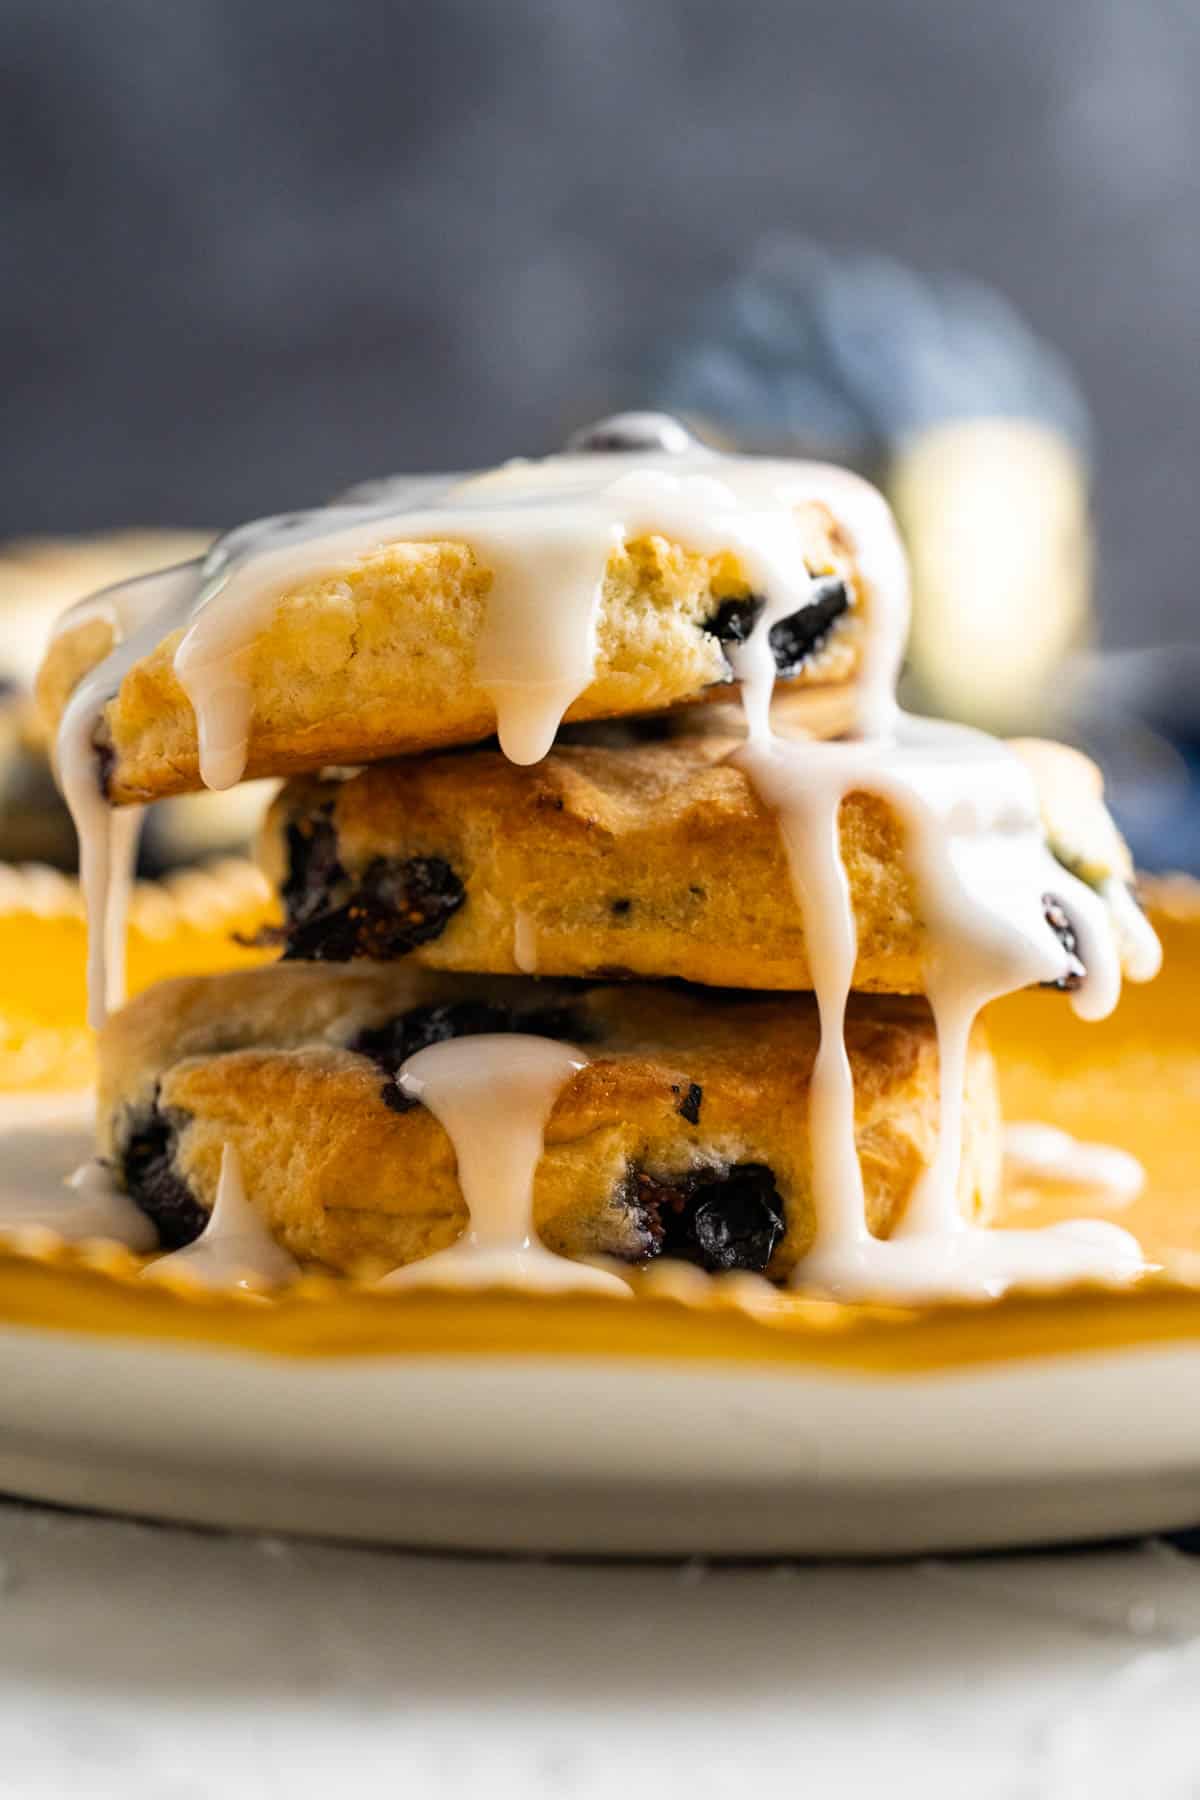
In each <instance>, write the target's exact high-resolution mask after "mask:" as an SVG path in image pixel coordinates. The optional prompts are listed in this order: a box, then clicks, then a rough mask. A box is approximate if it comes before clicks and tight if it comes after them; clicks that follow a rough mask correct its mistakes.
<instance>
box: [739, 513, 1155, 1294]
mask: <svg viewBox="0 0 1200 1800" xmlns="http://www.w3.org/2000/svg"><path fill="white" fill-rule="evenodd" d="M842 516H843V517H845V516H846V509H845V506H844V505H843V507H842ZM864 518H865V523H866V526H867V528H868V529H869V530H870V531H871V533H872V537H871V539H870V540H869V541H868V543H867V545H866V546H864V543H863V542H862V541H861V540H860V541H859V542H858V543H857V544H856V549H857V550H858V554H859V560H860V566H861V565H864V564H868V563H869V565H870V566H871V567H872V568H874V569H875V570H876V571H877V578H879V579H883V580H890V581H892V582H893V583H894V584H896V585H895V589H894V591H893V592H892V593H891V594H890V595H889V596H888V597H887V599H886V600H885V603H884V604H882V605H880V604H879V598H880V596H879V594H878V592H877V591H874V590H873V592H872V600H873V602H875V604H874V605H873V608H872V619H873V621H874V626H875V634H876V635H875V637H874V640H873V642H872V648H871V657H872V667H871V670H870V671H869V676H868V686H867V691H868V701H867V704H866V705H865V706H864V707H863V708H862V710H861V711H860V722H861V723H860V733H859V735H858V736H857V737H854V738H851V739H848V740H846V741H844V742H839V743H818V742H813V741H809V740H800V739H795V738H785V737H780V736H777V735H776V734H775V733H774V732H773V730H772V727H771V713H770V703H771V696H772V693H773V690H774V685H775V669H774V663H773V659H772V658H771V656H770V652H769V646H768V645H767V644H766V642H765V635H764V634H765V632H766V631H767V630H769V628H770V625H771V624H772V623H773V621H774V618H775V617H777V616H778V615H777V613H776V611H775V608H774V606H773V605H769V606H768V608H767V610H766V612H765V614H764V616H763V618H762V619H761V620H760V622H759V626H758V628H757V629H756V631H755V632H754V634H753V635H752V637H751V638H750V640H749V642H748V643H747V644H745V645H743V646H740V647H738V648H737V649H736V650H735V651H734V652H733V654H732V658H731V660H732V661H733V665H734V669H735V672H736V674H737V675H738V677H739V678H740V681H741V684H742V697H743V705H744V709H745V714H746V725H747V741H746V744H745V745H744V746H743V747H741V748H739V749H738V750H737V751H736V752H735V753H734V760H735V761H737V762H738V763H739V764H740V766H741V767H742V768H743V769H744V770H745V771H746V773H747V774H748V775H749V777H750V779H751V780H752V781H753V782H754V784H755V786H756V788H757V789H758V791H759V793H760V795H761V796H762V798H763V799H764V801H765V802H766V803H767V805H769V806H770V807H771V808H772V810H773V811H774V812H775V813H776V814H777V816H778V819H779V825H780V831H781V834H782V837H783V841H784V845H785V848H786V851H787V857H788V867H789V870H790V873H791V877H792V883H793V887H794V889H795V893H796V899H797V902H798V904H799V906H800V909H801V912H802V914H803V917H804V923H805V938H806V942H807V945H808V953H809V963H810V968H811V971H812V981H813V988H814V992H815V994H816V999H817V1006H818V1011H819V1014H820V1020H821V1042H820V1047H819V1050H818V1054H817V1060H816V1064H815V1066H814V1070H813V1078H812V1085H811V1089H810V1115H809V1117H810V1142H811V1157H812V1181H813V1191H814V1193H815V1195H816V1196H817V1231H816V1238H815V1241H814V1245H813V1248H812V1250H811V1252H810V1253H809V1255H808V1256H806V1257H805V1258H804V1259H803V1260H802V1261H801V1262H800V1264H799V1265H798V1267H797V1269H796V1272H795V1275H794V1283H795V1285H797V1286H799V1287H801V1288H804V1289H807V1290H812V1291H816V1292H821V1293H828V1294H832V1295H834V1296H835V1297H837V1298H844V1299H852V1298H872V1297H880V1298H887V1297H897V1298H926V1297H929V1296H930V1295H933V1294H959V1295H963V1296H968V1297H985V1296H993V1295H995V1294H997V1293H1001V1292H1003V1291H1004V1290H1005V1289H1006V1288H1007V1287H1010V1286H1013V1285H1018V1284H1019V1285H1023V1286H1039V1285H1057V1284H1059V1283H1061V1282H1063V1281H1067V1280H1083V1279H1111V1280H1116V1281H1122V1280H1128V1279H1130V1278H1131V1277H1132V1276H1134V1275H1136V1274H1139V1273H1141V1272H1142V1270H1143V1269H1144V1267H1145V1264H1144V1262H1143V1259H1142V1256H1141V1251H1140V1248H1139V1246H1138V1245H1137V1243H1136V1242H1135V1240H1134V1239H1133V1238H1131V1237H1130V1236H1129V1235H1128V1234H1127V1233H1125V1232H1121V1231H1118V1229H1117V1228H1116V1227H1114V1226H1112V1225H1110V1224H1108V1223H1107V1222H1101V1223H1098V1224H1091V1223H1089V1222H1080V1223H1076V1224H1072V1225H1071V1226H1069V1227H1068V1226H1063V1227H1056V1228H1054V1229H1053V1230H1048V1231H1040V1232H995V1231H986V1230H979V1229H976V1228H974V1227H972V1226H970V1225H969V1224H968V1223H967V1221H966V1219H965V1218H964V1217H963V1214H962V1211H961V1207H960V1203H959V1194H958V1185H959V1171H960V1164H961V1157H962V1110H963V1102H964V1090H965V1082H966V1067H967V1046H968V1042H969V1038H970V1033H971V1028H972V1025H973V1022H974V1019H975V1016H976V1014H977V1013H978V1011H979V1009H980V1007H981V1006H983V1005H984V1004H985V1003H986V1002H987V1001H988V1000H992V999H995V998H997V997H999V996H1000V995H1001V994H1005V993H1010V992H1012V991H1014V990H1015V989H1017V988H1020V987H1025V986H1028V985H1030V984H1031V983H1034V982H1044V981H1056V980H1059V979H1061V978H1062V977H1064V976H1065V975H1067V974H1068V973H1069V972H1070V966H1071V964H1070V958H1069V956H1068V953H1067V951H1066V949H1065V948H1064V946H1063V945H1062V944H1060V943H1059V941H1058V939H1057V938H1056V936H1055V935H1054V934H1053V933H1052V931H1051V930H1050V928H1049V926H1048V925H1047V922H1046V918H1045V905H1044V896H1047V895H1054V896H1056V897H1058V898H1060V899H1061V900H1062V901H1063V903H1064V906H1065V909H1066V912H1067V915H1068V917H1069V918H1070V921H1071V924H1072V926H1073V928H1074V931H1075V934H1076V939H1077V942H1078V947H1079V953H1080V957H1081V959H1082V961H1083V964H1084V966H1085V969H1086V971H1087V973H1086V975H1085V977H1084V979H1083V981H1082V983H1081V984H1080V986H1079V988H1078V990H1077V991H1076V992H1075V993H1074V994H1073V995H1072V1004H1073V1005H1074V1007H1075V1010H1076V1011H1077V1012H1078V1013H1079V1014H1080V1015H1081V1016H1082V1017H1084V1018H1088V1019H1098V1018H1103V1017H1104V1016H1105V1015H1106V1014H1107V1013H1109V1012H1111V1010H1112V1008H1113V1007H1114V1006H1115V1004H1116V1001H1117V998H1118V995H1119V993H1120V985H1121V964H1120V955H1119V949H1118V944H1117V939H1116V934H1115V931H1114V928H1113V924H1112V921H1111V918H1110V916H1109V914H1108V913H1107V912H1106V910H1105V906H1104V902H1103V901H1102V900H1101V899H1100V898H1099V896H1097V895H1096V894H1095V893H1094V892H1093V891H1092V890H1091V889H1090V888H1088V887H1086V886H1085V885H1084V883H1082V882H1081V881H1079V880H1077V878H1076V877H1074V876H1073V875H1071V874H1070V873H1069V872H1068V871H1067V870H1066V869H1064V868H1063V867H1062V866H1061V865H1060V864H1059V863H1058V862H1056V860H1055V859H1054V858H1053V857H1052V856H1051V854H1050V852H1049V850H1048V849H1047V847H1046V842H1045V835H1044V831H1043V827H1042V825H1041V821H1040V817H1039V809H1038V801H1037V793H1036V789H1035V787H1034V784H1033V779H1032V776H1031V775H1030V774H1029V772H1028V770H1027V769H1026V768H1025V767H1024V765H1023V764H1022V763H1020V762H1019V760H1018V759H1017V758H1016V757H1015V756H1014V755H1013V754H1012V753H1011V752H1010V751H1009V750H1008V749H1006V748H1005V747H1004V746H1003V745H1001V744H999V743H997V742H996V741H995V740H994V739H991V738H988V737H986V736H984V735H983V734H982V733H980V732H976V731H971V730H969V729H967V728H966V727H963V726H956V725H952V724H947V723H944V722H941V721H937V720H928V719H915V718H911V717H909V716H908V715H906V714H904V713H901V712H900V711H899V710H898V709H897V708H896V706H895V703H894V699H893V697H892V684H893V682H894V677H895V671H896V669H897V668H898V665H899V659H900V653H901V649H902V644H903V637H904V632H905V628H906V619H907V598H906V572H905V569H904V562H903V557H902V555H900V553H899V551H898V548H897V549H896V550H894V551H893V552H891V553H889V551H888V550H887V548H886V546H885V544H884V542H883V539H884V537H886V536H888V535H891V534H892V531H893V528H892V527H891V525H890V522H889V521H888V520H887V518H886V510H885V514H884V516H883V518H882V519H881V518H880V517H879V515H876V516H875V517H874V518H871V517H870V516H869V515H866V513H865V509H863V511H862V512H860V514H859V521H860V524H861V523H863V522H864ZM851 529H852V530H853V527H851ZM889 634H890V636H889ZM854 792H867V793H875V794H878V795H880V796H881V797H883V798H884V799H885V800H887V801H888V803H889V805H890V807H891V808H892V810H893V811H894V812H895V814H896V816H897V817H898V818H899V820H900V823H901V827H902V830H903V834H904V839H905V854H906V859H907V863H908V866H909V868H910V870H911V873H912V877H913V881H914V885H915V887H916V891H917V896H918V901H919V905H920V910H921V913H922V915H923V918H924V922H925V927H926V933H927V938H928V942H929V945H930V952H929V963H928V967H927V968H926V971H925V990H926V993H927V996H928V999H929V1004H930V1007H931V1009H932V1011H933V1015H934V1021H935V1025H936V1029H937V1037H938V1050H939V1059H940V1100H939V1134H938V1145H937V1150H936V1153H935V1156H934V1158H933V1161H932V1163H931V1164H930V1166H929V1167H928V1168H927V1169H926V1171H925V1173H924V1174H923V1176H922V1178H921V1179H920V1181H919V1182H918V1184H917V1187H916V1189H915V1191H914V1192H913V1194H912V1195H911V1196H910V1198H909V1202H908V1205H907V1208H906V1211H905V1215H904V1217H903V1219H902V1220H901V1221H900V1222H899V1224H898V1226H897V1227H896V1229H895V1230H894V1231H893V1234H892V1237H891V1238H890V1240H883V1239H878V1238H876V1237H875V1236H874V1235H873V1234H872V1232H871V1231H870V1228H869V1226H868V1223H867V1215H866V1205H865V1196H864V1191H863V1181H862V1172H861V1169H860V1166H859V1162H858V1153H857V1144H856V1140H855V1126H854V1084H853V1076H852V1072H851V1068H850V1063H849V1059H848V1057H847V1055H846V1048H845V1014H846V1004H847V1001H848V998H849V994H850V990H851V986H852V982H853V975H854V963H855V957H856V950H857V944H856V930H855V920H854V913H853V908H852V906H851V900H850V891H849V884H848V881H847V877H846V871H845V868H844V866H843V863H842V856H841V843H840V836H839V816H840V810H841V805H842V802H843V801H844V800H845V799H846V798H847V796H848V795H849V794H851V793H854Z"/></svg>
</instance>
